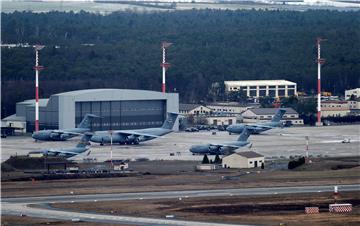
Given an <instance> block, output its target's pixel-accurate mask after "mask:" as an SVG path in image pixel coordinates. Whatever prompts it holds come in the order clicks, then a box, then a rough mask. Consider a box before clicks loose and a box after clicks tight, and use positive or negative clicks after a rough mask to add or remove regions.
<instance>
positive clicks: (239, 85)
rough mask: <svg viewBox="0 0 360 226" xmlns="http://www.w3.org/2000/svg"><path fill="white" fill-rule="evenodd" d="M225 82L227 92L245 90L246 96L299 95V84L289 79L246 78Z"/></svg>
mask: <svg viewBox="0 0 360 226" xmlns="http://www.w3.org/2000/svg"><path fill="white" fill-rule="evenodd" d="M224 83H225V91H226V92H237V91H243V92H244V93H245V94H246V96H248V97H252V98H259V97H265V96H269V97H289V96H297V84H296V83H295V82H290V81H287V80H245V81H225V82H224Z"/></svg>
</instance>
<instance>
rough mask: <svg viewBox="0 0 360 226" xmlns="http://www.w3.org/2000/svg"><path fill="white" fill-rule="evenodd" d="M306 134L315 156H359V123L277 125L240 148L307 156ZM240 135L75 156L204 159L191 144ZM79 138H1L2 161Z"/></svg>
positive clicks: (181, 136)
mask: <svg viewBox="0 0 360 226" xmlns="http://www.w3.org/2000/svg"><path fill="white" fill-rule="evenodd" d="M306 136H308V137H309V155H311V156H330V157H336V156H338V157H341V156H358V155H359V152H360V151H359V150H360V127H359V125H343V126H324V127H288V128H283V129H280V128H279V129H273V130H270V131H267V132H265V133H263V134H260V135H251V136H250V137H249V141H250V142H251V143H252V145H251V148H249V147H245V148H242V149H239V150H240V151H241V150H252V151H255V152H258V153H260V154H262V155H264V156H265V157H266V158H268V159H269V158H288V157H290V156H299V155H301V156H303V155H305V150H306V138H305V137H306ZM237 137H238V135H235V134H232V135H229V134H228V132H225V131H216V134H215V135H213V134H212V131H200V132H174V133H170V134H168V135H166V136H164V137H161V138H158V139H155V140H151V141H147V142H143V143H140V144H139V145H118V144H113V145H112V146H110V145H109V144H108V145H104V146H100V145H99V144H97V143H92V144H91V146H90V154H89V155H88V156H86V154H83V155H78V156H76V157H73V158H71V159H72V160H77V161H80V160H82V159H83V158H96V160H97V161H105V160H109V159H110V156H111V149H112V156H113V159H121V160H136V159H139V158H146V159H149V160H196V161H200V160H201V159H202V156H194V155H192V154H191V153H190V152H189V148H190V147H191V145H197V144H207V143H214V144H216V143H223V142H227V141H234V140H236V139H237ZM344 139H350V143H342V141H343V140H344ZM79 140H80V138H79V137H76V138H73V139H70V140H68V141H65V142H64V141H60V142H56V141H52V142H39V141H38V142H34V140H33V139H32V138H31V137H30V136H14V137H8V138H6V139H2V140H1V141H2V143H1V161H2V162H3V161H5V160H6V159H8V158H9V157H10V156H11V155H26V154H27V153H28V152H29V151H36V150H42V149H49V148H67V147H74V146H76V144H77V143H78V142H79Z"/></svg>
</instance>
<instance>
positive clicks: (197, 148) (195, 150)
mask: <svg viewBox="0 0 360 226" xmlns="http://www.w3.org/2000/svg"><path fill="white" fill-rule="evenodd" d="M249 136H250V133H249V131H248V130H247V129H246V127H245V129H243V131H242V133H241V134H240V136H239V138H238V139H237V141H234V142H226V143H222V144H204V145H193V146H191V147H190V152H191V153H192V154H193V155H205V154H206V155H229V154H232V153H235V150H236V149H239V148H241V147H244V146H246V145H248V144H249V143H250V142H249V141H248V140H247V139H248V138H249Z"/></svg>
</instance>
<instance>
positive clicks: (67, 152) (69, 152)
mask: <svg viewBox="0 0 360 226" xmlns="http://www.w3.org/2000/svg"><path fill="white" fill-rule="evenodd" d="M48 152H52V153H58V154H70V155H78V154H79V153H77V152H72V151H63V150H48Z"/></svg>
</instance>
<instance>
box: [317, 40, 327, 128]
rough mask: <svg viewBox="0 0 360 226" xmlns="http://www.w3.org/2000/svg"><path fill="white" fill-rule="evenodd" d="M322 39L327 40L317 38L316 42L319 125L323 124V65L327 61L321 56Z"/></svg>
mask: <svg viewBox="0 0 360 226" xmlns="http://www.w3.org/2000/svg"><path fill="white" fill-rule="evenodd" d="M322 41H326V40H325V39H322V38H317V40H316V44H317V66H318V68H317V69H318V77H317V78H318V81H317V90H318V96H317V122H316V125H317V126H322V123H321V65H322V64H324V63H325V59H322V58H321V57H320V48H321V45H320V43H321V42H322Z"/></svg>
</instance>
